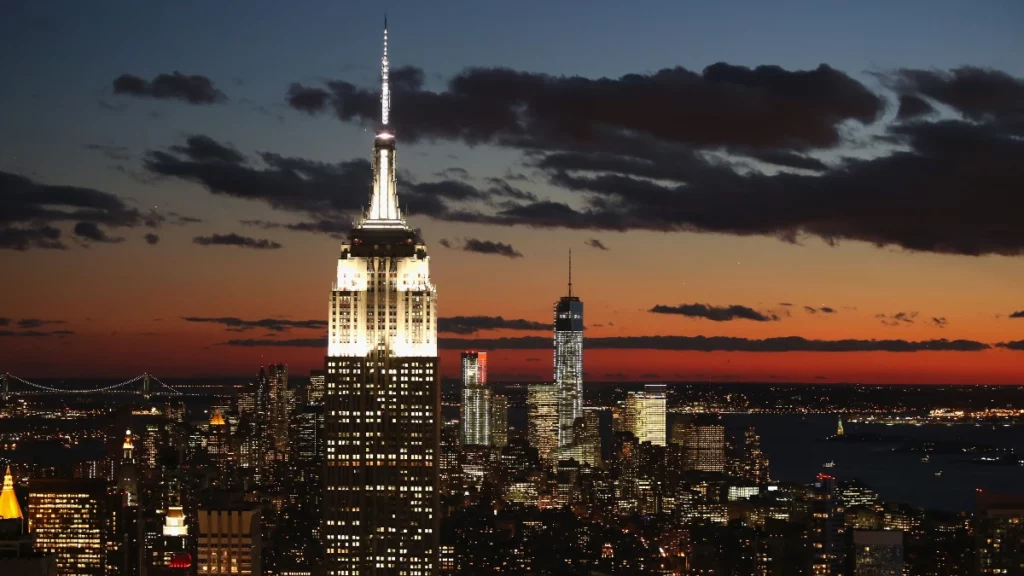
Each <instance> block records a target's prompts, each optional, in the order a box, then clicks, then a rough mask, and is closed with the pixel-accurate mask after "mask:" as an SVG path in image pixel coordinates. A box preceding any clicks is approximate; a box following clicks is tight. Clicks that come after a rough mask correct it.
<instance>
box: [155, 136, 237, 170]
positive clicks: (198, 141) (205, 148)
mask: <svg viewBox="0 0 1024 576" xmlns="http://www.w3.org/2000/svg"><path fill="white" fill-rule="evenodd" d="M171 150H172V151H174V152H177V153H178V154H181V155H183V156H185V157H186V158H188V159H189V160H193V161H195V162H206V161H211V162H225V163H227V164H241V163H242V162H244V161H245V157H244V156H242V154H241V153H240V152H239V151H238V150H235V149H234V148H232V147H230V146H225V145H224V144H221V143H220V142H217V141H216V140H214V139H213V138H210V137H209V136H203V135H192V136H189V137H188V138H187V139H186V140H185V145H184V146H171Z"/></svg>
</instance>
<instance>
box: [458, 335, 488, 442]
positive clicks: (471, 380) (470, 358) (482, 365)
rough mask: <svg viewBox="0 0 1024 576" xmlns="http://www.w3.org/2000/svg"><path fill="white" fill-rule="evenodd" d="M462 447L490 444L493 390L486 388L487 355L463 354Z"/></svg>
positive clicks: (481, 353) (477, 353)
mask: <svg viewBox="0 0 1024 576" xmlns="http://www.w3.org/2000/svg"><path fill="white" fill-rule="evenodd" d="M459 421H460V422H461V423H462V445H463V446H487V445H488V444H490V443H491V427H490V422H491V389H490V388H489V387H488V386H487V352H463V353H462V409H461V416H460V418H459Z"/></svg>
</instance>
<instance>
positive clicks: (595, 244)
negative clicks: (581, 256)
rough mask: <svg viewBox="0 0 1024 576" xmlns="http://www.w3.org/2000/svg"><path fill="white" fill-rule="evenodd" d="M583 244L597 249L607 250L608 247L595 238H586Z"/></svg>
mask: <svg viewBox="0 0 1024 576" xmlns="http://www.w3.org/2000/svg"><path fill="white" fill-rule="evenodd" d="M584 244H586V245H587V246H590V247H591V248H597V249H598V250H608V247H607V246H605V245H604V244H603V243H602V242H601V241H600V240H598V239H597V238H588V239H587V241H586V242H584Z"/></svg>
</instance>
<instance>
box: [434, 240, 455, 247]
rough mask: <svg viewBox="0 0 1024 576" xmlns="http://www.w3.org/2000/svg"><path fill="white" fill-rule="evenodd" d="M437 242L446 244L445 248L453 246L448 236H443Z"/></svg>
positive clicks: (442, 244)
mask: <svg viewBox="0 0 1024 576" xmlns="http://www.w3.org/2000/svg"><path fill="white" fill-rule="evenodd" d="M437 243H438V244H440V245H441V246H444V247H445V248H451V247H452V243H451V241H450V240H448V239H447V238H441V239H440V240H438V241H437Z"/></svg>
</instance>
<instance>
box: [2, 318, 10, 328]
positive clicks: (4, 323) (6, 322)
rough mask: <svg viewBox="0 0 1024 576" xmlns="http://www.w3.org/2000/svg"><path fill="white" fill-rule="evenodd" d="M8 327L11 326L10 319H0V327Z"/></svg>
mask: <svg viewBox="0 0 1024 576" xmlns="http://www.w3.org/2000/svg"><path fill="white" fill-rule="evenodd" d="M10 325H11V319H10V318H0V326H10Z"/></svg>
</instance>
